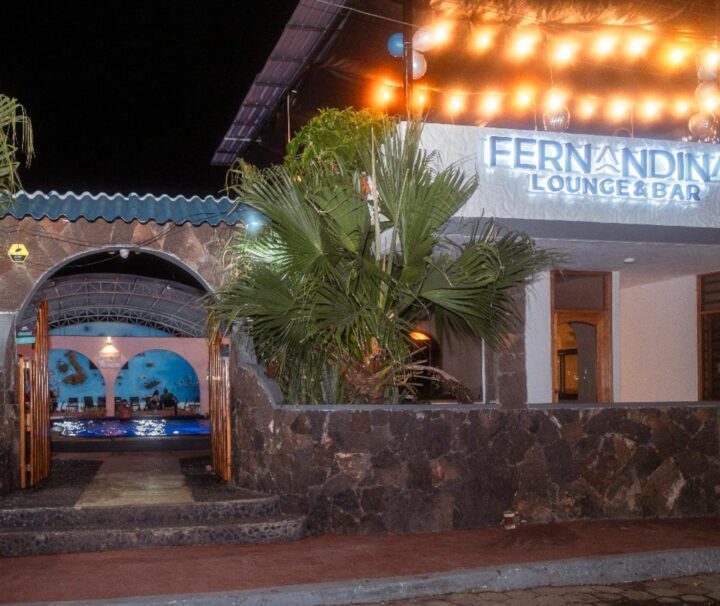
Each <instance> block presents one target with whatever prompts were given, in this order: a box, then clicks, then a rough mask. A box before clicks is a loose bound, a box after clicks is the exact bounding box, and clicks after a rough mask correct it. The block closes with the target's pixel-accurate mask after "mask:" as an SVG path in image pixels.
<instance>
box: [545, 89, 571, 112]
mask: <svg viewBox="0 0 720 606" xmlns="http://www.w3.org/2000/svg"><path fill="white" fill-rule="evenodd" d="M566 98H567V94H566V93H564V92H563V91H561V90H558V89H556V88H554V89H552V90H551V91H549V92H548V94H547V96H546V97H545V110H546V111H551V112H554V111H557V110H559V109H562V108H563V107H564V105H565V99H566Z"/></svg>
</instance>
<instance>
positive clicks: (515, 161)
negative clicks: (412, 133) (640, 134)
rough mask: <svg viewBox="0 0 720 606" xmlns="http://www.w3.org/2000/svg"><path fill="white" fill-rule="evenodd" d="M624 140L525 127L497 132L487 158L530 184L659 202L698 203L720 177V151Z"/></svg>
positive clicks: (539, 190) (542, 189)
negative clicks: (582, 139) (562, 136)
mask: <svg viewBox="0 0 720 606" xmlns="http://www.w3.org/2000/svg"><path fill="white" fill-rule="evenodd" d="M644 143H645V144H644V145H642V146H634V147H631V146H629V145H626V144H623V143H621V142H619V141H618V142H616V141H613V142H611V143H608V142H602V143H580V144H579V143H574V142H570V141H558V140H555V139H550V138H546V137H543V136H542V135H534V134H532V133H523V134H522V135H511V136H501V135H491V136H489V137H488V139H487V140H486V149H485V156H484V157H485V164H486V166H487V167H489V168H503V169H507V170H510V171H513V172H517V173H523V174H525V175H526V176H527V190H528V192H530V193H536V194H559V195H573V196H585V197H593V198H596V197H597V198H610V199H613V200H617V199H631V200H644V201H650V202H653V203H656V204H658V203H659V204H694V203H696V202H699V201H700V200H701V199H702V197H703V196H704V195H705V193H706V190H707V186H708V184H712V183H720V152H719V151H718V150H717V148H716V147H715V146H712V147H711V146H708V150H707V151H689V150H687V149H683V150H678V151H675V150H672V151H671V150H668V149H667V148H662V147H659V146H658V147H653V146H652V145H647V141H646V142H644Z"/></svg>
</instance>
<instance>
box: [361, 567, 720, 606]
mask: <svg viewBox="0 0 720 606" xmlns="http://www.w3.org/2000/svg"><path fill="white" fill-rule="evenodd" d="M381 604H382V605H383V606H487V605H490V604H502V605H503V606H526V605H527V606H559V605H563V606H569V605H573V604H587V605H597V606H600V605H602V604H613V605H614V606H629V605H631V604H636V605H638V606H651V605H652V606H655V605H658V606H659V605H663V604H685V605H688V606H695V605H702V604H708V605H709V604H720V574H712V575H710V574H706V575H699V576H695V577H682V578H678V579H666V580H663V581H648V582H645V583H625V584H622V585H609V586H588V587H543V588H539V589H525V590H522V591H504V592H491V591H490V592H483V593H454V594H450V595H444V596H437V597H433V598H421V599H413V600H402V601H399V602H378V603H375V604H371V605H368V606H380V605H381Z"/></svg>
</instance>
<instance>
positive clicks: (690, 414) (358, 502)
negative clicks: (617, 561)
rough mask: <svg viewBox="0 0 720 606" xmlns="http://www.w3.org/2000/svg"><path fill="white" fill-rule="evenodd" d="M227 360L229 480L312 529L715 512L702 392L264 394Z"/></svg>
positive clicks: (250, 373)
mask: <svg viewBox="0 0 720 606" xmlns="http://www.w3.org/2000/svg"><path fill="white" fill-rule="evenodd" d="M235 366H236V365H235ZM236 368H237V370H236V371H235V376H234V377H233V390H234V391H233V394H234V399H235V403H236V407H235V417H234V420H233V434H234V446H235V450H234V452H235V461H234V470H235V480H236V481H237V482H238V483H239V484H240V485H241V486H244V487H248V488H253V489H257V490H260V491H264V492H276V493H278V494H281V495H283V496H284V497H285V499H286V506H287V507H289V508H291V509H295V510H297V511H298V512H301V513H305V514H307V516H308V525H309V529H310V531H311V532H313V533H320V532H323V531H326V530H333V531H336V532H342V533H360V534H369V533H396V532H428V531H440V530H448V529H453V528H472V527H480V526H493V525H497V524H499V523H500V521H501V518H502V515H503V512H504V511H506V510H516V511H518V512H519V514H520V517H521V518H522V519H523V520H525V521H527V522H547V521H550V520H569V519H579V518H637V517H666V516H703V515H717V514H718V513H720V509H719V507H718V503H719V498H720V451H719V436H718V408H717V407H716V406H701V405H696V406H683V407H669V406H668V407H662V406H658V407H652V408H646V407H639V406H636V407H624V408H621V407H609V406H608V407H602V406H598V407H595V408H585V409H582V408H580V409H577V410H572V409H559V408H553V409H549V408H548V409H542V410H533V409H524V410H523V409H519V410H500V409H492V408H489V407H486V406H478V405H466V406H462V405H457V406H438V405H427V406H388V407H382V406H377V407H371V406H370V407H368V406H363V407H360V406H336V407H312V406H302V407H300V406H278V405H276V404H275V403H274V402H273V401H272V399H271V397H270V393H272V388H273V385H272V384H271V383H269V382H268V381H267V379H265V378H264V377H263V378H258V375H257V374H256V373H255V371H254V370H250V369H247V368H239V367H237V366H236Z"/></svg>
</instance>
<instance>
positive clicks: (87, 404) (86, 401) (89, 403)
mask: <svg viewBox="0 0 720 606" xmlns="http://www.w3.org/2000/svg"><path fill="white" fill-rule="evenodd" d="M83 407H84V408H85V410H92V409H93V408H95V403H94V402H93V399H92V396H83Z"/></svg>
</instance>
